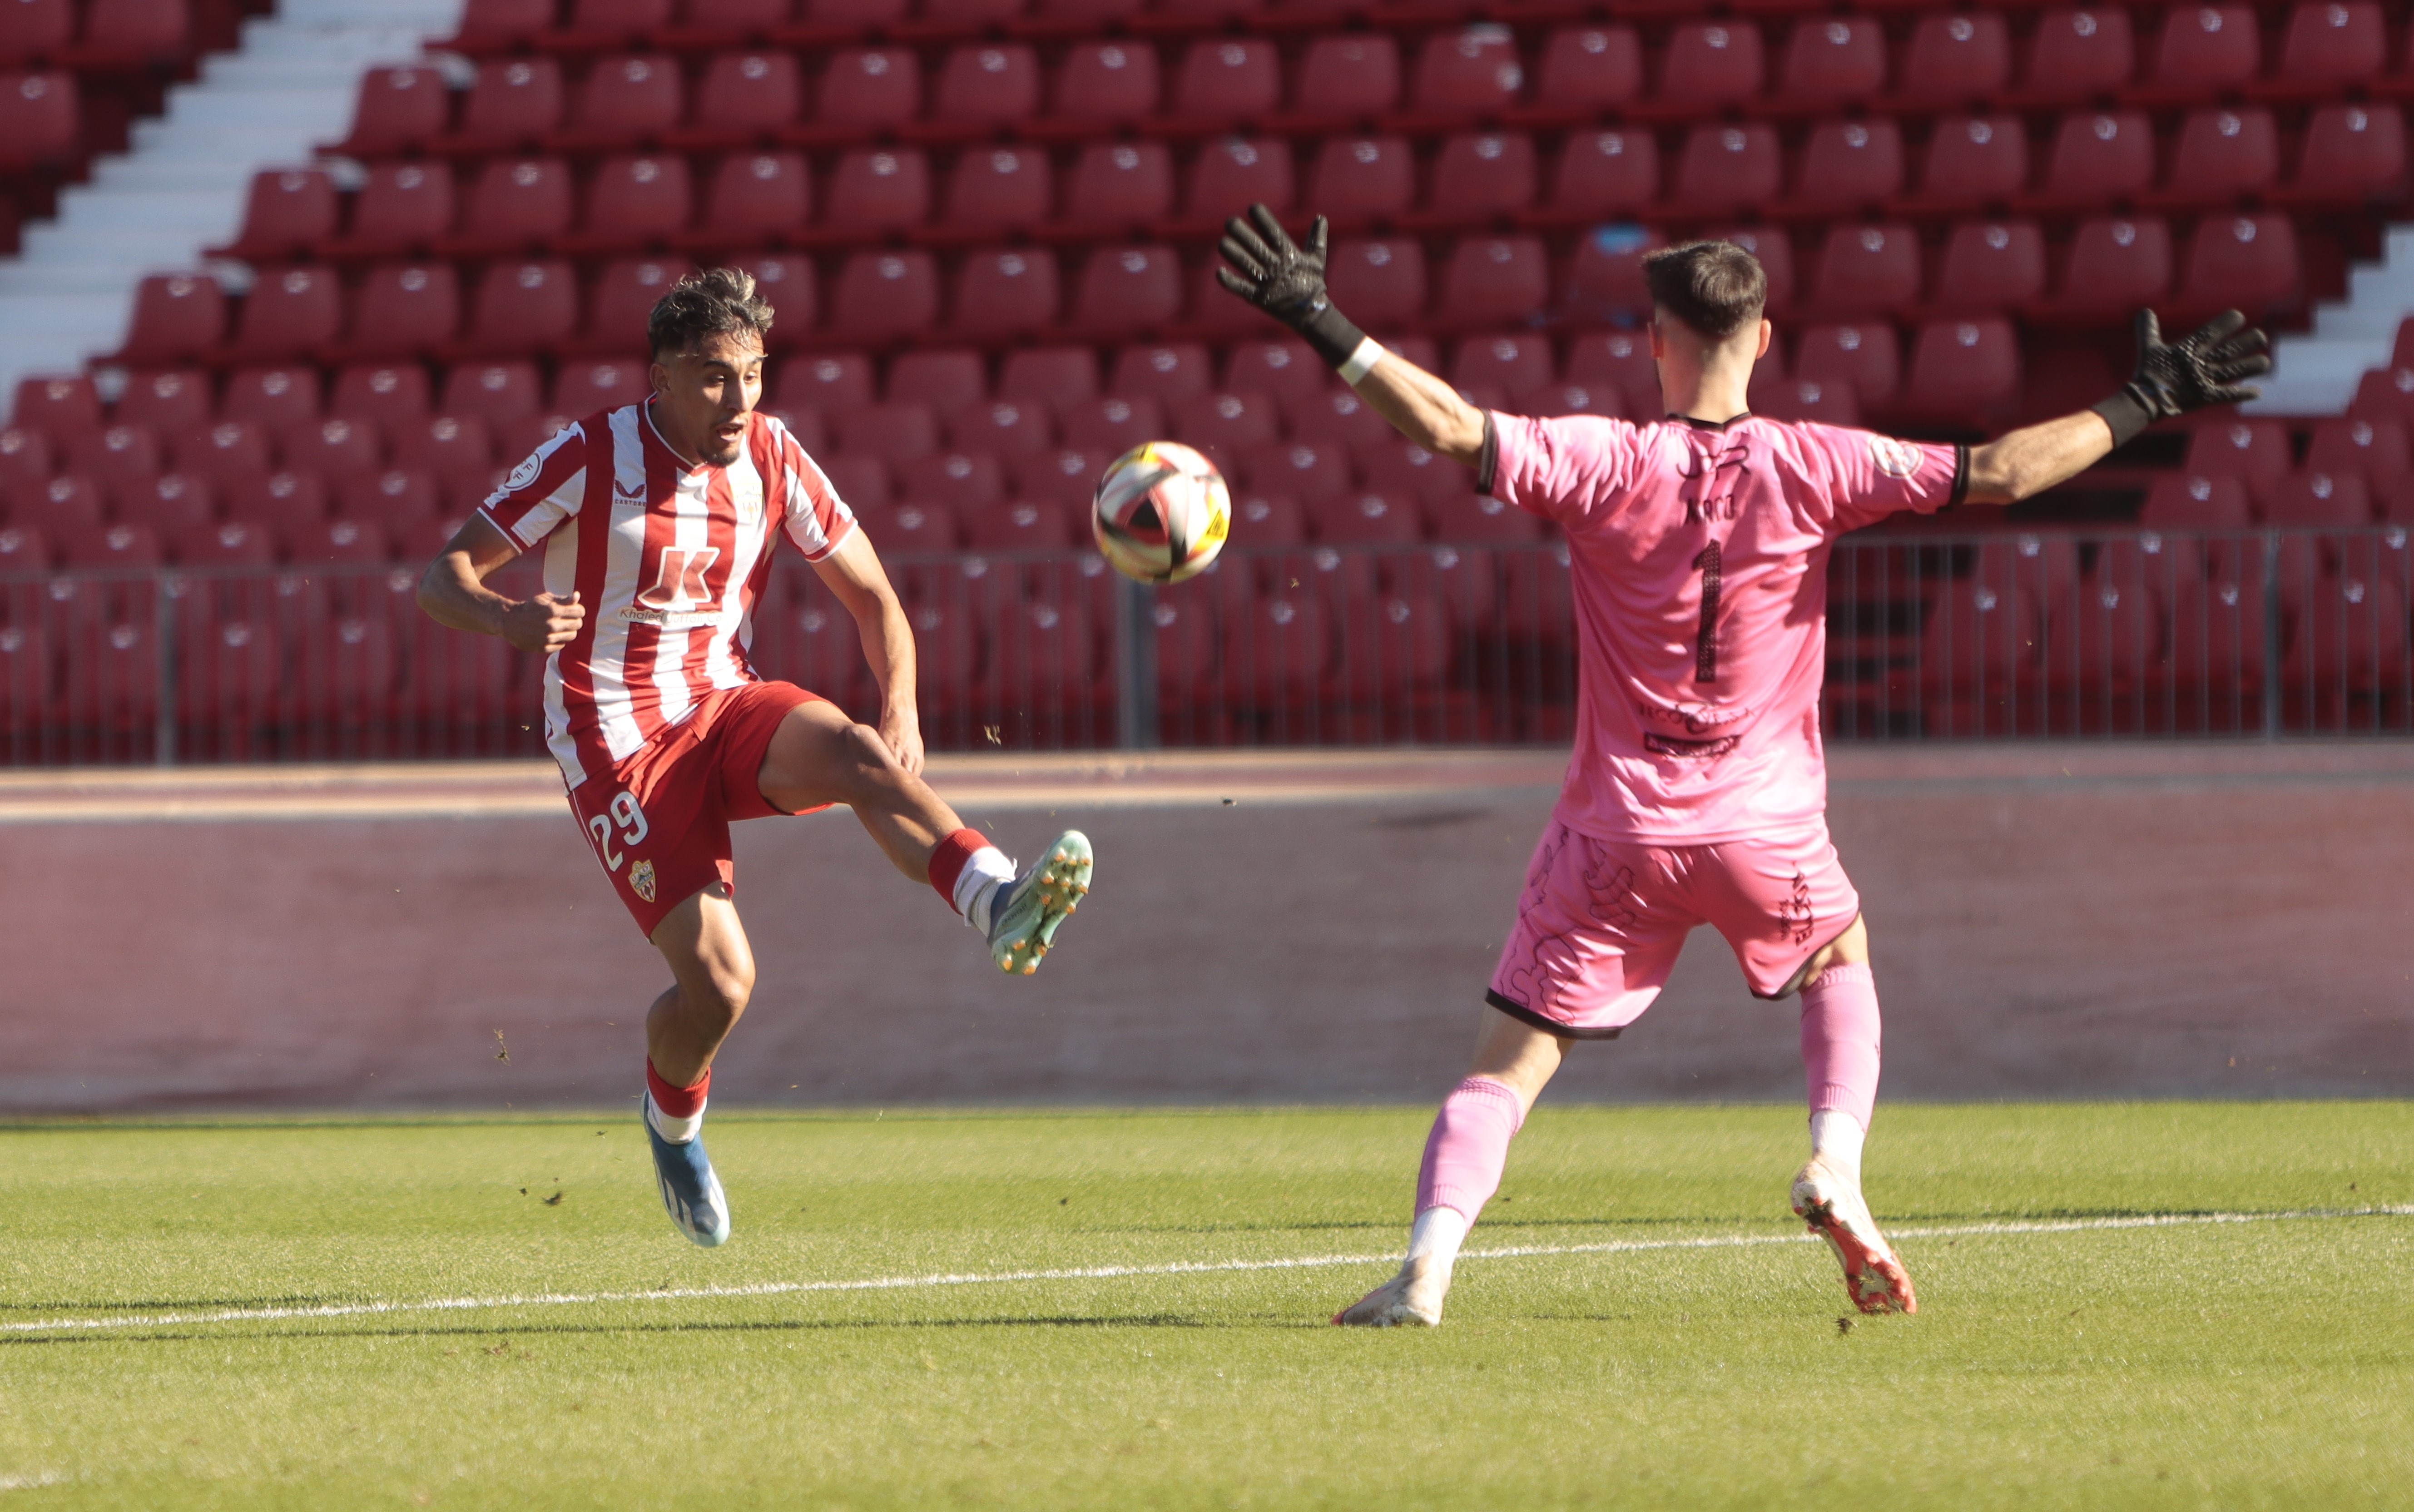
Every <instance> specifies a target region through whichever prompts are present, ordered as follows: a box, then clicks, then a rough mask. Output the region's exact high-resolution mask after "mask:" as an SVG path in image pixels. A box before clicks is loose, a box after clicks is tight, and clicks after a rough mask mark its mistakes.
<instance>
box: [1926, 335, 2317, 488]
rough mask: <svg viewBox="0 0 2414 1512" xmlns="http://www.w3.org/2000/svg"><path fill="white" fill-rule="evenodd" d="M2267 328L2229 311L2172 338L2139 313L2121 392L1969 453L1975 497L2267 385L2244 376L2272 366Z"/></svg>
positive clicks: (2043, 475)
mask: <svg viewBox="0 0 2414 1512" xmlns="http://www.w3.org/2000/svg"><path fill="white" fill-rule="evenodd" d="M2268 345H2270V343H2269V341H2268V340H2267V339H2266V338H2265V337H2264V335H2263V333H2262V332H2261V331H2259V330H2258V329H2257V328H2255V327H2254V326H2251V325H2248V324H2247V323H2246V317H2245V316H2243V315H2241V314H2240V313H2238V311H2236V310H2234V309H2233V310H2225V311H2224V312H2222V313H2221V314H2219V315H2217V316H2215V317H2213V319H2212V320H2210V321H2207V322H2205V323H2204V324H2203V325H2202V326H2201V327H2199V328H2198V330H2197V331H2196V332H2195V333H2194V334H2193V335H2191V336H2188V337H2184V338H2183V339H2181V340H2178V341H2174V342H2169V343H2166V342H2165V341H2164V340H2163V330H2162V323H2161V322H2158V321H2156V320H2155V319H2154V312H2153V310H2150V309H2141V310H2139V311H2138V371H2137V373H2136V375H2135V376H2134V377H2132V378H2131V379H2130V380H2129V382H2127V383H2125V384H2123V386H2122V389H2121V392H2120V393H2118V394H2115V395H2113V396H2112V397H2110V398H2109V399H2106V400H2105V401H2104V402H2103V403H2101V404H2098V405H2095V406H2094V407H2092V408H2090V409H2085V410H2081V411H2079V412H2078V413H2077V414H2068V415H2064V416H2063V417H2062V418H2061V419H2059V420H2049V421H2047V422H2045V423H2044V424H2043V425H2037V426H2029V427H2024V428H2022V429H2019V430H2015V431H2013V432H2011V433H2010V434H2009V435H2006V436H2004V437H2003V438H2002V439H2000V440H1998V441H1994V442H1989V443H1988V444H1987V445H1984V446H1978V447H1974V448H1972V450H1971V452H1970V485H1969V488H1968V490H1967V491H1966V492H1965V493H1964V494H1963V497H1964V498H1966V499H1968V500H1969V501H1970V502H1972V503H1976V504H2008V503H2013V502H2018V501H2019V500H2022V499H2026V498H2027V497H2029V496H2030V495H2031V494H2034V493H2040V492H2042V491H2044V490H2045V489H2048V488H2050V487H2053V486H2054V485H2055V484H2057V483H2062V482H2064V481H2066V480H2067V479H2070V478H2073V477H2076V476H2077V475H2078V474H2079V473H2080V472H2085V471H2086V470H2087V469H2089V468H2091V467H2094V465H2095V464H2096V463H2098V462H2100V461H2102V460H2103V459H2104V458H2105V457H2106V456H2107V455H2109V453H2110V452H2111V451H2112V449H2113V448H2114V447H2116V446H2120V445H2122V444H2123V443H2124V442H2127V441H2129V440H2130V439H2131V438H2132V437H2134V436H2136V435H2137V434H2138V432H2139V431H2141V430H2144V429H2145V428H2146V427H2148V426H2151V425H2153V423H2154V422H2155V421H2157V420H2167V419H2169V418H2170V417H2171V416H2173V415H2179V414H2185V413H2187V412H2189V411H2190V410H2201V409H2203V408H2204V407H2205V406H2207V405H2210V404H2235V403H2237V402H2239V401H2240V400H2242V399H2251V398H2255V397H2258V396H2259V395H2260V394H2261V393H2262V390H2260V389H2258V388H2257V387H2255V386H2254V385H2253V384H2251V383H2247V382H2244V380H2246V379H2249V378H2253V377H2256V376H2257V375H2258V374H2261V373H2268V372H2270V371H2271V370H2272V359H2271V358H2270V357H2269V356H2267V355H2265V352H2264V349H2265V348H2266V347H2267V346H2268Z"/></svg>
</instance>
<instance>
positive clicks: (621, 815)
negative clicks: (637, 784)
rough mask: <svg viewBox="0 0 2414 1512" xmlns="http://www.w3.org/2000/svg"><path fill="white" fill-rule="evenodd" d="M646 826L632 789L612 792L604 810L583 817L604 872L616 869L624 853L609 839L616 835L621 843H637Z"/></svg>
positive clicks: (643, 813)
mask: <svg viewBox="0 0 2414 1512" xmlns="http://www.w3.org/2000/svg"><path fill="white" fill-rule="evenodd" d="M647 829H648V826H647V824H646V811H645V810H644V809H642V808H639V807H638V806H637V795H636V794H634V793H617V794H615V795H613V799H612V801H611V803H610V804H608V805H607V808H606V812H605V813H603V814H598V815H595V816H592V817H590V818H589V820H588V821H587V831H588V833H589V834H591V835H593V836H594V837H595V852H596V854H597V855H599V856H602V857H603V869H604V870H605V871H607V872H617V871H618V870H619V869H620V862H621V861H623V860H625V859H626V857H627V852H626V851H625V850H624V851H615V850H614V849H613V848H612V843H613V841H614V840H616V839H617V840H618V841H619V843H620V844H621V845H622V846H634V845H639V844H641V843H643V842H644V840H645V838H646V832H647ZM616 831H617V832H616Z"/></svg>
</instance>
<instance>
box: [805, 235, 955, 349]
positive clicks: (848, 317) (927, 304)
mask: <svg viewBox="0 0 2414 1512" xmlns="http://www.w3.org/2000/svg"><path fill="white" fill-rule="evenodd" d="M938 318H939V273H938V269H937V268H936V267H934V266H932V264H931V255H930V254H929V253H928V252H902V251H901V252H856V253H853V254H850V255H849V256H848V258H847V260H846V262H845V265H844V266H843V267H842V268H841V269H840V271H839V276H838V290H837V292H836V294H835V295H834V296H833V297H832V298H831V300H830V329H831V331H832V332H833V333H835V334H836V335H839V336H842V337H859V338H863V339H878V338H881V337H896V336H903V335H906V334H908V333H911V332H915V331H922V330H927V329H929V328H930V327H931V325H932V324H934V323H936V322H937V321H938Z"/></svg>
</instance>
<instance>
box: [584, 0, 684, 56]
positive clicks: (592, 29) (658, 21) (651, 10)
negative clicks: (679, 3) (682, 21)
mask: <svg viewBox="0 0 2414 1512" xmlns="http://www.w3.org/2000/svg"><path fill="white" fill-rule="evenodd" d="M670 20H671V0H571V5H570V24H569V25H568V26H566V27H564V28H563V34H564V35H563V40H565V41H567V42H569V43H570V44H571V45H573V46H575V47H581V48H597V47H614V46H625V45H626V44H628V43H629V42H631V41H633V40H635V39H636V38H637V37H642V36H643V35H645V34H646V33H648V32H650V31H653V30H655V29H656V28H658V27H662V26H667V25H669V24H670Z"/></svg>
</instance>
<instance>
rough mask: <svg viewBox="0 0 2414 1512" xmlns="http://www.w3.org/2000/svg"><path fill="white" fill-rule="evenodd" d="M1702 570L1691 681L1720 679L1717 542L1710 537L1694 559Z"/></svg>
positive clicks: (1694, 563)
mask: <svg viewBox="0 0 2414 1512" xmlns="http://www.w3.org/2000/svg"><path fill="white" fill-rule="evenodd" d="M1693 565H1694V566H1696V567H1698V568H1700V569H1701V572H1702V629H1701V634H1700V635H1699V636H1697V637H1696V638H1695V639H1694V641H1693V681H1696V682H1716V681H1718V680H1719V576H1720V561H1719V544H1718V543H1717V542H1716V541H1712V542H1711V543H1710V544H1709V545H1707V546H1704V547H1702V551H1701V554H1700V555H1699V556H1697V557H1695V558H1694V559H1693Z"/></svg>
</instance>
